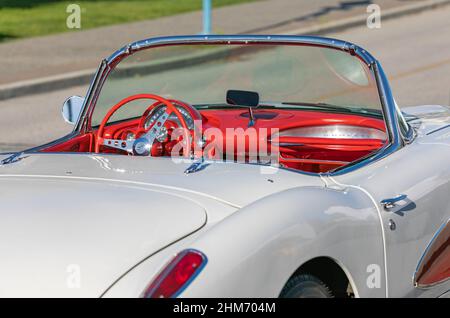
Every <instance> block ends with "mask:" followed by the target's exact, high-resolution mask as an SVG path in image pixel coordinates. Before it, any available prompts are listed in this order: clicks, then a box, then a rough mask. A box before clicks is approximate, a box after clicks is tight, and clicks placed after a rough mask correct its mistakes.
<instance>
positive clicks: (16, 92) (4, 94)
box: [0, 0, 450, 101]
mask: <svg viewBox="0 0 450 318" xmlns="http://www.w3.org/2000/svg"><path fill="white" fill-rule="evenodd" d="M449 4H450V0H428V1H424V2H419V3H414V4H411V5H405V6H402V7H399V8H393V9H389V10H383V11H382V22H383V21H386V20H390V19H394V18H398V17H401V16H405V15H409V14H414V13H419V12H422V11H426V10H430V9H435V8H438V7H441V6H445V5H449ZM366 21H367V15H366V14H363V15H359V16H355V17H351V18H346V19H342V20H339V21H333V22H329V23H324V24H321V25H317V26H310V27H304V28H300V29H296V30H292V31H289V32H284V33H283V34H288V35H323V34H326V33H332V32H339V31H342V30H345V29H349V28H352V27H357V26H363V25H366ZM99 62H100V61H99ZM95 71H96V70H95V69H89V70H82V71H77V72H71V73H65V74H61V75H55V76H49V77H44V78H39V79H34V80H27V81H20V82H14V83H11V84H5V85H0V101H1V100H5V99H10V98H15V97H20V96H25V95H32V94H38V93H45V92H51V91H56V90H60V89H64V88H69V87H73V86H78V85H88V84H89V83H90V81H91V79H92V77H93V74H94V73H95Z"/></svg>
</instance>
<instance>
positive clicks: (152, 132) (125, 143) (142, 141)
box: [95, 94, 198, 157]
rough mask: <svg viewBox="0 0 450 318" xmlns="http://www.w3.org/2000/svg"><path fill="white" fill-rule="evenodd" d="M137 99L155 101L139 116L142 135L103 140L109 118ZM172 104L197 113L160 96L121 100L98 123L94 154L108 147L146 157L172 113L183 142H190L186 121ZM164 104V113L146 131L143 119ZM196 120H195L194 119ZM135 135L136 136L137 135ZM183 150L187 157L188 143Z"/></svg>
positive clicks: (137, 96) (186, 105)
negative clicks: (176, 119) (178, 125)
mask: <svg viewBox="0 0 450 318" xmlns="http://www.w3.org/2000/svg"><path fill="white" fill-rule="evenodd" d="M139 99H152V100H156V102H155V103H153V104H152V105H150V107H148V108H147V109H146V110H145V112H144V113H143V115H142V116H141V120H140V121H139V126H138V133H140V132H143V133H144V134H143V135H141V136H140V137H139V138H137V139H129V140H122V139H107V138H104V136H103V135H104V131H105V125H106V123H107V122H108V121H109V119H110V118H111V116H112V115H113V114H114V113H115V112H116V111H117V110H119V109H120V108H121V107H123V106H124V105H126V104H128V103H129V102H132V101H134V100H139ZM173 102H176V103H177V105H178V106H179V107H183V108H185V109H186V111H187V112H188V113H190V114H192V113H194V114H195V113H198V111H197V110H196V109H194V108H193V107H192V106H190V105H188V104H186V103H182V102H179V101H174V100H168V99H165V98H163V97H161V96H158V95H154V94H137V95H133V96H129V97H127V98H124V99H122V100H121V101H120V102H118V103H117V104H116V105H114V106H113V107H112V108H111V109H110V110H109V111H108V113H107V114H106V115H105V117H104V118H103V120H102V122H101V123H100V126H99V128H98V131H97V138H96V140H95V153H99V152H100V146H105V147H110V148H114V149H120V150H123V151H126V152H128V153H130V154H134V155H140V156H148V155H150V154H151V148H152V145H153V143H154V141H155V139H156V136H158V134H159V133H160V132H161V129H162V127H163V126H164V123H165V122H166V121H167V119H168V118H169V116H170V115H171V114H172V113H173V114H175V115H176V116H177V118H178V120H179V122H180V124H181V126H182V128H183V129H182V131H183V140H190V132H189V129H188V126H187V124H186V120H185V119H184V117H183V115H182V114H181V113H180V111H179V110H178V109H177V108H176V107H175V106H174V104H173ZM161 104H164V105H165V106H166V111H165V112H164V113H163V114H162V115H161V116H159V118H158V119H157V120H156V121H155V122H154V124H153V125H152V126H151V127H149V129H148V130H147V131H146V130H145V128H144V124H145V119H146V118H147V116H148V114H149V113H150V112H151V111H152V110H153V109H154V108H155V107H156V106H158V105H161ZM196 119H197V118H196ZM138 133H136V136H137V135H138ZM182 149H183V155H184V156H185V157H187V156H189V154H190V152H191V150H190V142H187V143H186V142H185V143H184V147H183V148H182Z"/></svg>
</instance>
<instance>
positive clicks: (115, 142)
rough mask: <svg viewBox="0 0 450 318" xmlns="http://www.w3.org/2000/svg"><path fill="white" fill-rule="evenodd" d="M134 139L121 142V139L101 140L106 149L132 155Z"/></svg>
mask: <svg viewBox="0 0 450 318" xmlns="http://www.w3.org/2000/svg"><path fill="white" fill-rule="evenodd" d="M133 144H134V139H131V140H121V139H103V145H104V146H106V147H110V148H114V149H120V150H124V151H126V152H129V153H133Z"/></svg>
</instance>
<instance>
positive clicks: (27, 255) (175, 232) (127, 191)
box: [0, 175, 206, 297]
mask: <svg viewBox="0 0 450 318" xmlns="http://www.w3.org/2000/svg"><path fill="white" fill-rule="evenodd" d="M0 180H1V182H0V201H1V212H0V213H1V220H2V222H1V223H0V240H1V242H2V244H1V247H0V253H1V255H2V271H1V274H0V280H1V282H2V284H1V285H2V286H1V288H0V296H2V297H10V296H25V297H29V296H32V297H35V296H46V297H47V296H51V297H62V296H91V297H92V296H99V295H100V294H101V293H102V292H103V291H104V290H105V289H106V288H107V287H108V286H109V285H110V284H111V282H113V281H114V280H116V279H118V278H119V277H120V276H121V275H122V274H123V273H125V272H126V271H127V270H128V269H130V268H131V267H132V266H134V265H135V264H136V263H137V262H139V261H140V260H143V259H145V258H146V257H148V256H150V255H152V254H154V253H155V252H157V251H158V250H159V249H161V248H162V247H164V246H167V245H169V244H171V243H172V242H174V241H177V240H179V239H181V238H183V237H184V236H186V235H189V234H190V233H192V232H194V231H196V230H198V229H199V228H201V227H202V226H203V225H204V224H205V223H206V211H205V208H204V207H203V206H202V205H200V204H198V203H197V202H195V201H194V200H192V199H189V198H187V197H185V196H181V195H176V194H174V193H169V192H164V191H161V190H159V191H158V190H155V189H149V188H146V187H144V186H140V187H139V186H136V185H123V184H122V185H120V186H117V185H115V184H111V183H107V182H92V181H90V180H81V179H75V180H74V179H71V178H67V177H65V178H58V179H55V178H48V177H23V176H22V177H21V176H9V177H6V176H4V175H2V176H0ZM180 206H183V209H179V208H178V207H180ZM174 220H177V222H174ZM72 271H74V272H73V273H72ZM78 271H79V273H80V281H79V283H80V285H79V288H77V286H78V285H77V283H75V282H71V279H72V278H73V275H77V273H75V272H78ZM18 278H20V279H18Z"/></svg>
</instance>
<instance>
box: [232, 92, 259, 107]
mask: <svg viewBox="0 0 450 318" xmlns="http://www.w3.org/2000/svg"><path fill="white" fill-rule="evenodd" d="M227 104H229V105H236V106H246V107H258V105H259V94H258V93H257V92H250V91H238V90H234V89H230V90H228V91H227Z"/></svg>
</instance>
